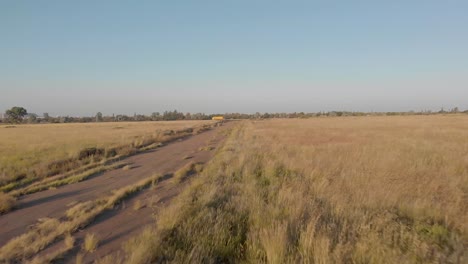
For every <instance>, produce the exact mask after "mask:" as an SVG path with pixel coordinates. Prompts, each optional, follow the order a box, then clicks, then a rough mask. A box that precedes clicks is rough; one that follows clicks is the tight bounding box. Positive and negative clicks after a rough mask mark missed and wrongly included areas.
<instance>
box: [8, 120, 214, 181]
mask: <svg viewBox="0 0 468 264" xmlns="http://www.w3.org/2000/svg"><path fill="white" fill-rule="evenodd" d="M203 124H214V122H213V121H174V122H119V123H84V124H35V125H17V126H15V127H14V128H5V126H4V125H0V185H2V184H3V183H5V182H7V181H9V180H11V179H15V178H16V177H17V176H19V175H26V176H30V175H33V174H39V175H40V174H41V173H43V174H47V166H48V164H49V163H50V162H52V161H57V160H64V159H67V158H74V157H76V156H77V155H78V153H79V152H80V151H81V150H83V149H85V148H89V147H98V148H105V149H108V148H111V147H117V146H127V145H128V146H133V147H137V148H144V147H146V145H147V144H148V145H149V144H152V143H153V141H154V139H157V138H162V137H164V132H165V131H167V130H174V131H179V130H187V128H194V127H201V126H202V125H203ZM199 129H200V128H199ZM129 151H130V152H131V151H132V150H131V149H129Z"/></svg>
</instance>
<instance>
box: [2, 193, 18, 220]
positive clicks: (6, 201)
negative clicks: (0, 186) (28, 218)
mask: <svg viewBox="0 0 468 264" xmlns="http://www.w3.org/2000/svg"><path fill="white" fill-rule="evenodd" d="M15 204H16V200H15V198H14V197H13V196H11V195H9V194H6V193H3V192H0V215H1V214H3V213H6V212H9V211H10V210H11V209H13V207H14V206H15Z"/></svg>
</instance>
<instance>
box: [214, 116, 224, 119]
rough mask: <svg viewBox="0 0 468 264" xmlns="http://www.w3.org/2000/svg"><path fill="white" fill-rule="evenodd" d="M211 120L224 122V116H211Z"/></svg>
mask: <svg viewBox="0 0 468 264" xmlns="http://www.w3.org/2000/svg"><path fill="white" fill-rule="evenodd" d="M211 120H224V116H213V117H212V118H211Z"/></svg>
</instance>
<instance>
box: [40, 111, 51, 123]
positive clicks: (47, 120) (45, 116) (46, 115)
mask: <svg viewBox="0 0 468 264" xmlns="http://www.w3.org/2000/svg"><path fill="white" fill-rule="evenodd" d="M42 116H43V117H44V121H46V122H49V119H50V117H49V113H44V114H42Z"/></svg>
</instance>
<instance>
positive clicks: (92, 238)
mask: <svg viewBox="0 0 468 264" xmlns="http://www.w3.org/2000/svg"><path fill="white" fill-rule="evenodd" d="M98 243H99V239H98V238H97V237H96V235H95V234H86V236H85V238H84V243H83V249H84V250H85V251H87V252H94V251H95V250H96V249H97V247H98Z"/></svg>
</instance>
